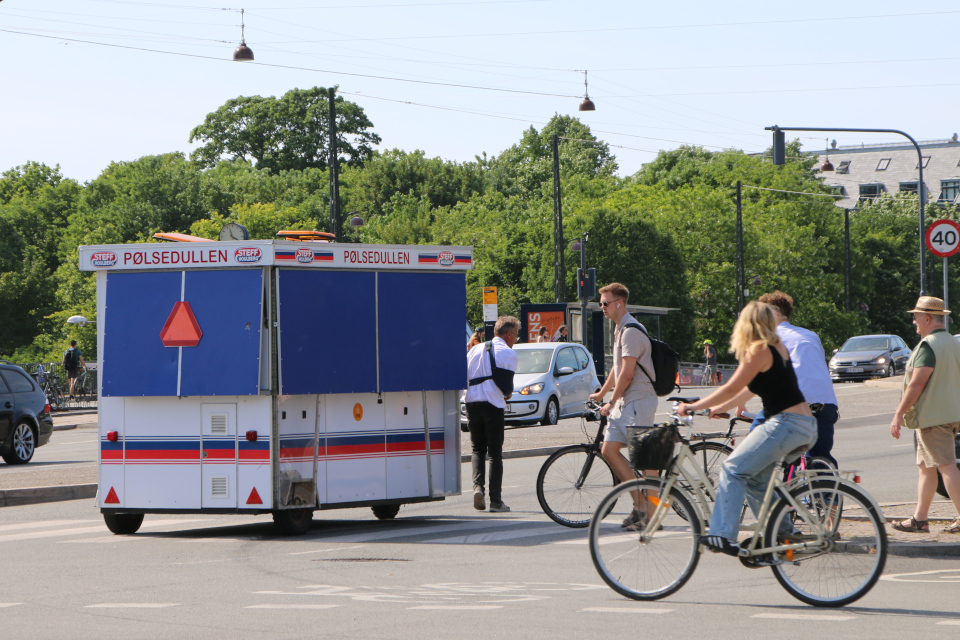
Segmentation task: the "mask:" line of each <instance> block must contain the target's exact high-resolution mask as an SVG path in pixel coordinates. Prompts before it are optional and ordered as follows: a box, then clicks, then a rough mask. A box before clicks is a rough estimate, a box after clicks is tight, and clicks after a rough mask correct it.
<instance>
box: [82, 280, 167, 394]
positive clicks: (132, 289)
mask: <svg viewBox="0 0 960 640" xmlns="http://www.w3.org/2000/svg"><path fill="white" fill-rule="evenodd" d="M181 278H182V275H181V273H180V272H179V271H177V272H169V271H166V272H157V273H123V272H116V273H108V274H107V301H106V318H103V319H102V320H101V321H102V322H103V325H102V329H103V357H102V359H101V363H100V378H101V381H102V385H103V395H104V396H175V395H177V362H178V356H179V353H178V352H179V349H177V348H169V347H164V346H163V343H162V342H161V341H160V330H161V329H163V325H164V323H165V322H166V321H167V318H168V317H169V316H170V312H171V311H172V310H173V306H174V304H176V303H177V302H179V300H180V284H181Z"/></svg>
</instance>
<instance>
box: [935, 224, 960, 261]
mask: <svg viewBox="0 0 960 640" xmlns="http://www.w3.org/2000/svg"><path fill="white" fill-rule="evenodd" d="M927 249H930V253H932V254H933V255H935V256H938V257H940V258H949V257H950V256H952V255H954V254H955V253H957V251H960V224H957V223H956V222H954V221H953V220H937V221H936V222H934V223H933V224H931V225H930V226H929V227H927Z"/></svg>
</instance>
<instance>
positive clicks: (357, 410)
mask: <svg viewBox="0 0 960 640" xmlns="http://www.w3.org/2000/svg"><path fill="white" fill-rule="evenodd" d="M353 419H354V420H356V421H357V422H360V421H361V420H363V407H361V406H360V403H359V402H358V403H357V404H355V405H353Z"/></svg>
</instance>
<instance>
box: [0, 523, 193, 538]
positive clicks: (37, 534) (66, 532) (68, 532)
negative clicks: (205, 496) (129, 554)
mask: <svg viewBox="0 0 960 640" xmlns="http://www.w3.org/2000/svg"><path fill="white" fill-rule="evenodd" d="M186 522H199V520H153V521H148V522H144V523H143V527H144V528H150V527H164V526H167V525H174V524H183V523H186ZM104 531H108V529H107V525H105V524H101V525H100V526H97V527H77V528H75V529H60V530H59V531H34V532H33V533H15V534H10V535H6V536H0V542H13V541H16V540H33V539H36V538H57V537H60V536H72V535H75V534H78V533H93V532H97V533H103V532H104Z"/></svg>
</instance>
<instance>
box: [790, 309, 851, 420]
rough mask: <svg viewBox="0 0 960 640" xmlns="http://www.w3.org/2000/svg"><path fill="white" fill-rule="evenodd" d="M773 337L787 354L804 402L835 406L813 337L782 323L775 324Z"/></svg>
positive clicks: (823, 360)
mask: <svg viewBox="0 0 960 640" xmlns="http://www.w3.org/2000/svg"><path fill="white" fill-rule="evenodd" d="M777 335H778V336H780V339H781V340H782V341H783V346H785V347H786V348H787V351H789V352H790V362H792V363H793V370H794V372H795V373H796V374H797V384H798V385H799V386H800V392H801V393H802V394H803V398H804V399H805V400H806V401H807V403H809V404H815V403H821V404H834V405H835V404H837V394H836V393H834V391H833V381H832V380H831V379H830V370H829V369H828V368H827V358H826V355H825V354H824V352H823V344H821V342H820V338H819V337H817V334H815V333H814V332H813V331H810V330H809V329H803V328H802V327H795V326H793V325H792V324H790V323H789V322H786V321H784V322H781V323H780V324H778V325H777Z"/></svg>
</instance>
